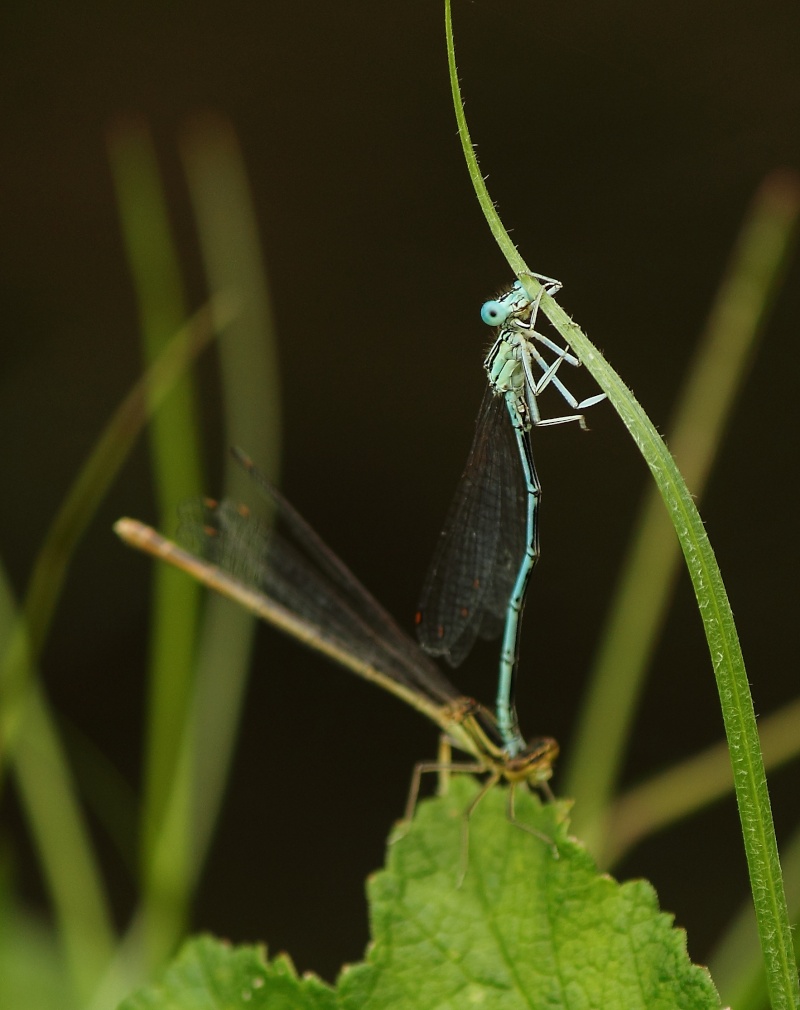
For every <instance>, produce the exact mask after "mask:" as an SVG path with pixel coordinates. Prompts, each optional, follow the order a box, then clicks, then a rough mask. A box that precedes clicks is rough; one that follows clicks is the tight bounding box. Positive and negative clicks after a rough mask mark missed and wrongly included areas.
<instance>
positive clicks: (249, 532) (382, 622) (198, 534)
mask: <svg viewBox="0 0 800 1010" xmlns="http://www.w3.org/2000/svg"><path fill="white" fill-rule="evenodd" d="M237 458H239V459H240V461H241V462H242V463H243V465H245V467H246V469H247V470H248V472H249V473H251V475H252V476H254V477H255V479H256V480H257V482H258V484H259V487H260V488H261V489H262V490H263V491H264V492H265V493H266V494H267V495H268V496H269V497H270V498H271V500H272V502H273V503H274V505H275V506H276V508H277V513H278V517H279V519H280V520H281V521H282V522H283V523H284V525H285V526H286V527H287V530H288V532H289V533H291V536H292V541H291V542H290V541H289V540H288V539H287V538H285V537H284V536H282V535H281V533H279V532H278V531H277V530H276V529H274V528H273V527H271V526H270V525H269V524H268V523H267V522H265V521H264V520H262V519H259V518H257V517H256V516H254V515H253V514H252V513H251V512H250V510H249V509H248V508H246V507H245V506H242V505H238V504H236V503H234V502H232V501H228V500H225V501H222V502H214V501H210V500H206V501H192V502H187V503H185V504H184V505H182V506H181V509H180V520H181V521H180V526H179V529H178V534H177V537H178V539H179V541H180V542H181V543H183V544H184V545H185V546H186V547H187V548H188V549H189V550H190V551H192V552H193V553H195V554H198V555H200V556H201V557H203V558H205V559H206V560H207V561H210V562H211V563H212V564H215V565H217V566H218V567H219V568H221V569H223V571H226V572H228V573H229V574H230V575H233V576H234V577H235V578H237V579H239V580H240V581H241V582H243V583H245V585H247V586H249V587H251V588H253V589H255V590H257V591H258V592H260V593H263V594H264V595H266V596H267V597H269V598H271V599H272V600H274V601H275V602H277V603H279V604H280V605H281V606H283V607H285V608H286V609H287V610H289V611H291V612H292V613H293V614H295V615H297V616H298V617H300V618H302V619H303V620H304V621H306V622H308V623H310V624H313V625H314V627H315V628H316V630H317V631H318V633H319V634H320V636H321V637H322V638H323V639H325V640H327V641H329V642H331V643H332V644H334V645H336V646H338V647H339V648H341V649H343V650H345V651H347V652H349V653H351V654H353V655H355V656H357V657H358V658H359V659H360V660H362V661H364V662H366V663H370V664H371V665H373V666H374V667H376V668H377V669H379V670H380V671H381V672H383V673H385V674H386V675H387V676H388V677H390V678H391V679H393V680H395V681H397V682H398V683H401V684H403V685H405V686H406V687H410V688H412V689H414V690H416V691H418V692H420V693H421V694H423V695H424V696H425V697H427V698H429V699H431V700H434V701H437V702H446V701H451V700H453V699H455V698H458V697H459V696H460V694H459V692H458V690H457V689H456V688H455V687H454V686H453V685H452V684H450V682H449V681H448V680H447V679H446V678H445V677H444V676H443V674H442V673H441V672H440V671H439V670H438V668H437V667H436V666H435V664H433V663H432V662H431V661H430V659H429V658H428V657H427V656H426V655H425V654H424V653H423V652H422V651H421V649H420V648H419V647H418V645H417V644H416V642H414V641H413V639H412V638H410V637H409V636H408V635H406V634H405V633H404V632H403V631H402V630H401V629H400V628H399V627H398V625H397V624H396V623H395V621H394V620H393V619H392V617H391V616H390V615H389V614H388V613H387V612H386V611H385V610H384V609H383V607H382V606H381V605H380V604H379V603H378V602H377V600H375V598H374V597H373V596H372V595H371V594H370V593H369V591H368V590H367V589H366V588H365V587H364V586H363V585H362V584H361V582H360V581H359V580H358V579H357V578H356V577H355V575H353V573H352V572H351V571H350V570H349V569H348V568H347V566H346V565H345V564H344V562H342V561H341V560H340V559H339V558H338V557H337V556H336V555H335V554H334V553H333V551H331V550H330V548H328V547H327V546H326V545H325V544H324V543H323V541H322V540H321V539H320V538H319V537H318V536H317V534H316V533H315V532H314V531H313V529H312V528H311V527H310V526H309V525H308V524H307V523H306V522H305V520H304V519H303V518H302V516H300V515H299V513H297V512H296V510H295V509H294V508H293V507H292V506H291V505H290V504H289V502H288V501H287V500H286V499H285V498H284V497H283V496H282V495H281V494H280V493H279V492H278V491H277V489H275V488H273V487H272V485H271V484H270V483H269V482H268V481H267V480H266V478H264V477H263V476H262V475H261V474H259V473H258V471H256V470H255V468H254V467H253V465H252V463H250V461H249V460H248V459H247V457H244V456H242V455H241V454H237Z"/></svg>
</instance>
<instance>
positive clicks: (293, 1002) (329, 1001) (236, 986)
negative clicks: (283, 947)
mask: <svg viewBox="0 0 800 1010" xmlns="http://www.w3.org/2000/svg"><path fill="white" fill-rule="evenodd" d="M335 1006H336V997H335V994H334V992H333V990H332V989H330V988H329V987H328V986H326V985H325V984H324V982H321V981H320V980H319V979H318V978H315V977H314V976H307V977H305V978H302V979H300V978H298V977H297V973H296V972H295V970H294V967H293V965H292V963H291V961H290V960H289V959H288V958H287V957H285V956H282V957H277V958H275V960H274V961H271V962H267V961H265V960H264V951H263V949H262V948H261V947H251V946H243V947H232V946H230V945H229V944H227V943H222V942H221V941H219V940H215V939H214V938H213V937H210V936H201V937H198V938H196V939H194V940H190V941H189V942H188V943H186V944H185V945H184V947H183V949H182V950H181V952H180V953H179V954H178V956H177V957H176V959H175V960H174V961H173V963H172V965H171V966H170V967H169V968H168V970H167V972H166V974H165V976H164V979H163V981H162V982H161V983H160V984H159V985H156V986H150V987H148V988H147V989H142V990H140V991H139V992H138V993H136V994H135V995H133V996H130V997H129V998H128V999H126V1000H124V1001H123V1002H122V1003H121V1004H120V1006H119V1010H156V1008H157V1010H234V1008H236V1010H238V1008H247V1010H265V1008H267V1007H268V1008H269V1010H333V1008H334V1007H335Z"/></svg>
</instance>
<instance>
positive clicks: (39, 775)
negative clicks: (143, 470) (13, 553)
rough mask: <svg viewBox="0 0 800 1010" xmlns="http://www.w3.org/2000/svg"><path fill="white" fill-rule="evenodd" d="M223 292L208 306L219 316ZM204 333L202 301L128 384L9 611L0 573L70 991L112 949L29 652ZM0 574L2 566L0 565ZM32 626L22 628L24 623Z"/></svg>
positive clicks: (16, 725) (23, 764)
mask: <svg viewBox="0 0 800 1010" xmlns="http://www.w3.org/2000/svg"><path fill="white" fill-rule="evenodd" d="M231 314H232V303H231V299H230V298H222V297H220V298H219V299H218V300H217V303H216V304H215V312H214V315H215V316H216V317H217V318H220V319H221V318H224V317H225V318H227V319H229V318H230V316H231ZM213 335H214V331H213V328H212V313H211V311H210V310H209V309H208V308H205V309H202V310H201V311H200V312H198V313H197V314H196V316H195V317H194V318H193V319H192V320H191V322H190V323H189V324H187V325H186V326H184V327H183V329H182V330H181V331H180V332H179V333H178V334H177V335H176V336H175V337H174V339H173V340H172V341H171V343H170V344H169V346H168V347H167V348H166V350H165V351H164V352H163V353H162V354H161V355H160V357H159V358H158V360H157V361H155V362H154V363H153V365H152V366H151V368H150V369H148V371H147V372H146V373H145V375H144V376H143V377H142V378H141V379H140V380H139V381H138V382H137V383H136V384H135V386H134V387H133V388H132V390H131V391H130V392H129V393H128V395H127V396H126V397H125V399H124V400H123V401H122V403H121V404H120V405H119V407H118V408H117V410H116V411H115V412H114V414H113V415H112V417H111V419H110V421H109V422H108V424H107V425H106V427H105V429H104V430H103V432H102V434H101V436H100V438H99V439H98V440H97V442H96V444H95V446H94V448H93V449H92V451H91V453H90V454H89V457H88V459H87V460H86V462H85V464H84V465H83V467H81V469H80V471H79V473H78V476H77V477H76V479H75V481H74V482H73V484H72V487H71V488H70V490H69V491H68V493H67V495H66V497H65V499H64V502H63V504H62V505H61V507H60V508H59V510H58V512H57V513H56V516H55V518H54V520H53V522H52V523H51V525H50V527H49V529H48V531H47V533H46V535H45V538H44V543H43V545H42V548H41V550H40V551H39V554H38V555H37V557H36V560H35V562H34V566H33V572H32V575H31V579H30V583H29V588H28V592H27V596H26V600H25V605H24V612H25V616H24V617H23V616H21V615H19V614H18V612H17V610H16V607H15V604H14V600H13V595H12V593H11V591H10V589H9V588H8V584H7V582H6V581H5V578H4V576H3V577H2V580H0V587H2V590H1V591H0V641H2V642H3V650H4V661H3V666H2V669H0V738H1V739H2V741H3V744H4V749H3V760H4V762H9V761H10V762H11V766H12V768H13V771H14V772H15V774H16V777H17V782H18V788H19V793H20V798H21V802H22V804H23V806H24V808H25V810H26V813H27V815H28V818H29V826H30V831H31V835H32V838H33V841H34V844H35V846H36V849H37V851H38V854H39V858H40V860H41V862H42V867H43V873H44V875H45V877H46V879H47V881H48V886H49V889H50V893H51V897H52V901H53V905H54V909H55V915H56V918H57V920H58V923H59V931H60V933H61V936H62V940H63V943H64V947H65V951H66V958H67V961H68V963H69V965H70V970H71V973H72V976H73V977H74V978H75V979H76V980H77V984H78V985H79V989H80V991H81V992H82V993H83V995H86V994H87V986H89V985H90V983H91V982H96V981H97V973H98V971H99V969H100V968H103V967H104V966H105V964H104V962H105V961H106V960H107V958H108V956H109V954H110V951H111V949H112V948H113V930H112V928H111V923H110V919H109V915H108V912H107V909H106V906H105V896H104V893H103V885H102V879H101V874H100V871H99V868H98V866H97V865H96V863H95V860H94V855H93V852H92V846H91V842H90V839H89V835H88V832H87V830H86V826H85V822H84V818H83V813H82V811H81V809H80V804H79V802H78V800H77V794H76V790H75V787H74V784H73V782H72V778H71V775H70V772H69V762H68V761H67V758H66V755H65V754H64V752H63V749H62V747H61V744H60V740H59V734H58V731H57V730H56V727H55V720H54V719H53V716H52V714H51V713H50V711H49V708H48V706H47V701H46V698H45V697H44V695H43V694H42V693H41V691H40V690H39V688H38V683H37V674H36V671H35V664H36V660H37V659H38V656H39V653H40V652H41V649H42V646H43V645H44V642H45V640H46V637H47V633H48V631H49V627H50V622H51V620H52V616H53V613H54V611H55V607H56V604H57V602H58V598H59V596H60V593H61V589H62V587H63V585H64V580H65V578H66V574H67V571H68V569H69V562H70V560H71V558H72V555H73V553H74V551H75V548H76V546H77V544H78V541H79V540H80V537H81V535H82V534H83V531H84V530H85V529H86V527H87V526H88V524H89V522H90V521H91V518H92V516H93V515H94V514H95V512H96V511H97V509H98V507H99V505H100V503H101V501H102V500H103V498H104V496H105V494H106V492H107V490H108V488H109V487H110V485H111V484H112V482H113V480H114V478H115V477H116V475H117V473H118V472H119V470H120V468H121V466H122V464H123V463H124V461H125V459H126V458H127V455H128V453H129V451H130V449H131V447H132V445H133V443H134V442H135V440H136V438H137V437H138V435H139V434H140V433H141V431H142V428H143V427H144V425H145V424H146V422H147V419H148V417H149V414H150V411H151V410H152V409H153V408H154V407H155V406H156V405H157V404H158V403H159V402H160V401H161V399H162V398H163V397H164V396H165V395H166V394H167V392H168V391H169V389H170V388H171V387H172V385H173V384H174V382H175V380H176V378H177V377H178V376H179V375H181V374H182V373H183V372H184V371H185V370H186V367H187V365H188V363H189V362H190V361H191V360H192V359H193V358H194V357H195V356H196V355H197V354H198V353H199V352H200V350H201V349H202V348H203V347H204V346H206V345H207V343H208V342H209V341H210V340H211V338H212V337H213ZM0 575H2V573H1V572H0ZM29 625H30V626H31V628H32V629H33V632H32V635H31V636H30V638H29V636H28V633H27V629H28V626H29Z"/></svg>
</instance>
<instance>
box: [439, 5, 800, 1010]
mask: <svg viewBox="0 0 800 1010" xmlns="http://www.w3.org/2000/svg"><path fill="white" fill-rule="evenodd" d="M445 17H446V24H447V47H448V61H449V65H450V79H451V87H452V90H453V97H454V102H455V106H456V117H457V120H458V123H459V134H460V135H461V137H462V145H463V146H464V153H465V158H466V160H467V163H468V167H469V170H470V175H471V177H472V181H473V185H474V186H475V189H476V192H479V191H480V190H484V191H485V186H484V184H483V180H482V178H481V177H480V172H478V171H473V165H474V167H475V169H477V161H476V159H475V157H474V151H473V150H472V144H471V142H470V141H469V135H468V134H467V133H466V124H465V122H464V114H463V106H462V103H461V96H460V91H459V88H458V78H457V75H456V68H455V55H454V47H453V36H452V24H451V14H450V3H449V0H445ZM462 123H464V125H463V127H462ZM479 198H480V197H479ZM481 205H482V207H483V208H484V213H485V214H486V216H487V220H488V219H489V218H490V217H496V213H495V211H494V207H493V205H492V203H491V200H489V198H488V193H487V194H486V196H485V199H483V200H481ZM503 232H504V233H505V229H503ZM506 238H507V235H506ZM512 248H513V247H512ZM511 252H512V251H511V250H509V251H508V252H507V258H508V260H509V265H511V267H512V269H514V271H515V272H516V273H517V275H518V276H520V279H521V280H522V281H523V284H524V286H525V289H526V290H527V291H528V293H529V294H530V295H531V296H532V297H534V296H535V295H536V294H537V293H538V291H539V289H540V285H539V284H538V283H537V282H535V281H533V280H529V279H528V278H527V277H526V276H525V269H524V268H523V269H519V266H518V263H519V260H520V257H519V255H518V254H517V253H516V250H513V255H511ZM541 310H542V311H543V312H544V314H545V315H546V316H547V318H548V319H549V320H550V321H551V322H552V324H553V326H554V327H555V329H556V331H557V332H558V333H559V334H560V335H561V336H562V338H563V339H564V340H565V342H566V343H568V344H569V345H570V346H571V347H572V348H573V350H574V351H575V352H576V353H577V354H578V357H579V358H580V359H581V361H582V362H583V364H584V365H585V366H586V367H587V369H588V370H589V371H590V372H591V374H592V375H593V376H594V378H595V379H596V380H597V382H598V384H599V385H600V387H601V388H602V389H603V390H604V391H605V392H606V394H607V395H608V398H609V401H610V403H611V404H612V406H613V407H614V409H615V410H616V411H617V413H618V414H619V416H620V418H621V419H622V421H623V423H624V424H625V426H626V428H627V429H628V431H629V432H630V434H631V437H632V438H633V440H634V442H635V443H636V446H637V447H638V449H639V451H640V452H641V454H642V456H643V457H644V460H645V462H646V463H647V466H648V467H649V469H650V471H651V473H652V475H653V478H654V480H655V482H656V484H657V486H658V488H659V491H660V493H661V496H662V498H663V500H664V503H665V504H666V506H667V511H668V513H669V515H670V518H671V520H672V523H673V525H674V527H675V530H676V532H677V534H678V539H679V541H680V544H681V549H682V550H683V554H684V558H685V560H686V565H687V568H688V570H689V575H690V578H691V580H692V584H693V586H694V591H695V595H696V597H697V602H698V608H699V610H700V616H701V619H702V621H703V626H704V629H705V634H706V639H707V642H708V647H709V652H710V655H711V663H712V667H713V670H714V675H715V678H716V681H717V690H718V693H719V697H720V703H721V708H722V715H723V720H724V723H725V733H726V737H727V739H728V746H729V748H730V754H731V762H732V764H733V771H734V782H735V786H736V799H737V804H738V807H739V817H740V821H741V825H742V834H743V838H744V847H745V854H746V857H747V865H748V871H749V875H750V886H751V890H752V893H753V901H754V904H755V909H756V918H757V920H758V928H759V937H760V941H761V948H762V952H763V955H764V962H765V967H766V973H767V983H768V989H769V994H770V999H771V1001H772V1006H773V1010H778V1008H780V1010H784V1008H788V1007H795V1006H797V1005H798V1002H800V988H799V987H798V978H797V971H796V969H795V963H794V952H793V949H792V942H791V931H790V927H789V919H788V912H787V907H786V897H785V894H784V890H783V881H782V878H781V868H780V861H779V859H778V848H777V844H776V841H775V829H774V825H773V821H772V812H771V809H770V802H769V793H768V790H767V782H766V775H765V773H764V764H763V760H762V756H761V751H760V748H759V741H758V730H757V727H756V719H755V713H754V711H753V702H752V698H751V696H750V689H749V685H748V682H747V674H746V671H745V666H744V658H743V656H742V652H741V647H740V645H739V639H738V635H737V633H736V625H735V622H734V620H733V614H732V612H731V608H730V603H729V601H728V598H727V593H726V592H725V586H724V584H723V581H722V576H721V574H720V571H719V567H718V565H717V563H716V559H715V557H714V553H713V550H712V549H711V545H710V543H709V541H708V537H707V536H706V533H705V529H704V527H703V523H702V521H701V519H700V516H699V514H698V511H697V508H696V506H695V503H694V501H693V499H692V496H691V494H690V493H689V490H688V488H687V487H686V484H685V482H684V480H683V478H682V477H681V474H680V472H679V471H678V468H677V466H676V465H675V462H674V460H673V458H672V456H671V455H670V453H669V451H668V449H667V447H666V445H665V444H664V442H663V440H662V439H661V437H660V436H659V434H658V432H657V431H656V429H655V427H654V426H653V424H652V422H651V421H650V419H649V418H648V417H647V415H646V414H645V412H644V411H643V410H642V408H641V406H640V405H639V403H638V402H637V401H636V399H635V397H634V396H633V393H632V392H631V391H630V390H629V389H628V388H627V386H626V385H625V384H624V382H623V381H622V379H621V378H620V376H619V375H618V374H617V373H616V372H615V371H614V369H613V368H612V367H611V366H610V365H609V364H608V363H607V362H606V361H605V360H604V359H603V358H602V356H601V355H600V354H599V352H598V351H597V349H596V348H595V347H594V346H593V344H592V343H591V342H590V341H589V339H588V338H587V337H586V335H585V334H584V333H582V332H581V330H580V328H579V327H578V326H577V325H576V324H575V323H573V322H572V320H571V319H570V318H569V317H568V316H567V314H566V313H565V312H564V310H563V309H562V308H561V307H560V306H559V305H558V304H556V302H554V301H553V299H552V298H547V297H545V298H543V299H542V302H541Z"/></svg>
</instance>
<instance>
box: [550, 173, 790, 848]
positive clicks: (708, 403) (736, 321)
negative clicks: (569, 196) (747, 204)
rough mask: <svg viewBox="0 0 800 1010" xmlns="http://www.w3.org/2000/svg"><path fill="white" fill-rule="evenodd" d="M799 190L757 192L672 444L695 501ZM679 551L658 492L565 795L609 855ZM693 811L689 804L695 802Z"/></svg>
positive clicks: (607, 640) (585, 830) (614, 620)
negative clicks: (627, 757) (623, 770)
mask: <svg viewBox="0 0 800 1010" xmlns="http://www.w3.org/2000/svg"><path fill="white" fill-rule="evenodd" d="M798 210H800V188H799V187H798V181H797V179H796V178H794V177H793V176H788V175H786V174H783V173H781V174H776V175H774V176H770V177H769V178H768V179H767V180H766V181H765V183H764V184H763V186H762V187H761V189H760V191H759V192H758V194H757V196H756V198H755V200H754V203H753V206H752V208H751V210H750V213H749V214H748V217H747V220H746V221H745V224H744V226H743V228H742V231H741V234H740V236H739V241H738V244H737V248H736V250H735V252H734V255H733V258H732V261H731V264H730V266H729V268H728V271H727V273H726V277H725V280H724V281H723V284H722V286H721V289H720V291H719V294H718V296H717V300H716V304H715V306H714V308H713V310H712V313H711V317H710V319H709V322H708V325H707V327H706V330H705V333H704V334H703V336H702V338H701V341H700V344H699V347H698V352H697V354H696V357H695V361H694V365H693V366H692V367H691V368H690V370H689V378H688V380H687V382H686V385H685V387H684V389H683V392H682V394H681V397H680V402H679V404H678V407H677V409H676V411H675V417H674V421H673V423H672V424H671V425H670V431H671V434H670V436H669V444H670V446H671V448H672V452H673V454H674V456H675V458H676V460H679V461H680V463H681V472H682V473H683V477H684V480H685V481H686V483H687V484H688V485H689V486H690V487H691V488H692V492H693V494H694V498H695V501H697V500H699V499H700V498H701V496H702V494H703V492H704V490H705V487H706V484H707V481H708V477H709V473H710V471H711V468H712V465H713V463H714V460H715V458H716V455H717V452H718V451H719V448H720V446H721V445H722V441H723V432H724V429H725V426H726V425H727V423H728V420H729V418H730V416H731V413H732V411H733V406H734V403H735V400H736V395H737V393H738V391H739V389H740V388H741V386H742V383H743V381H744V376H745V374H746V371H747V369H748V366H749V364H750V361H751V359H752V356H753V353H754V349H755V344H756V341H757V339H758V337H759V336H760V335H761V333H762V332H763V329H764V324H765V321H766V317H767V315H768V312H769V309H770V308H771V306H772V303H773V301H774V295H775V292H776V290H777V288H778V284H779V280H780V277H781V275H782V273H783V266H784V264H785V262H786V258H787V254H788V252H789V250H790V248H791V245H792V240H793V237H794V233H795V230H796V226H797V216H798ZM679 558H680V555H679V550H678V542H677V540H676V539H675V535H674V533H673V529H672V524H671V523H670V520H669V517H668V516H667V515H666V513H665V512H664V509H663V507H662V501H661V497H660V495H659V493H658V490H657V489H656V488H653V489H652V490H651V491H650V493H649V494H648V496H647V498H646V500H645V502H644V504H643V507H642V510H641V513H640V517H639V519H638V521H637V524H636V532H635V533H634V535H633V538H632V541H631V544H630V546H629V549H628V553H627V557H626V558H625V560H624V561H623V564H622V566H621V572H622V574H621V576H620V580H619V584H618V587H617V590H616V592H615V593H614V595H613V601H614V602H613V604H612V609H611V613H610V615H609V619H608V622H607V627H606V631H605V633H604V636H603V640H602V642H601V644H600V648H599V652H598V657H597V660H596V662H595V667H594V670H593V673H592V677H591V680H590V688H589V691H588V694H587V697H586V700H585V702H584V706H583V709H582V712H581V716H580V718H579V722H578V731H577V733H576V744H575V748H574V750H573V752H572V754H570V755H569V757H568V767H567V775H566V778H565V790H566V792H567V793H568V795H570V796H572V797H573V798H574V799H575V801H576V807H575V830H576V831H577V832H578V833H579V834H580V836H581V837H582V838H583V839H584V841H585V842H586V843H587V844H588V845H589V846H590V848H592V850H593V851H594V852H595V853H596V854H598V856H599V855H600V854H601V853H602V852H603V848H604V844H605V843H604V837H603V836H604V831H605V829H606V823H605V817H606V814H607V812H608V807H609V804H610V802H611V798H612V796H613V794H614V792H615V791H616V784H617V779H618V775H619V770H620V766H621V764H622V760H623V756H624V751H625V748H626V741H627V739H628V737H629V734H630V729H631V725H632V722H633V719H634V715H635V711H636V707H637V704H638V700H639V697H640V694H641V689H642V686H643V683H644V679H645V677H646V673H647V667H648V664H649V661H650V659H651V657H652V654H653V651H654V650H655V646H656V642H657V639H658V636H659V633H660V631H661V629H662V627H663V624H664V620H665V618H666V612H667V608H668V606H669V602H670V600H671V598H672V592H673V588H674V585H675V580H676V577H677V574H678V570H679V567H678V566H679ZM688 802H690V800H689V796H688V795H687V803H688Z"/></svg>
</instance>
